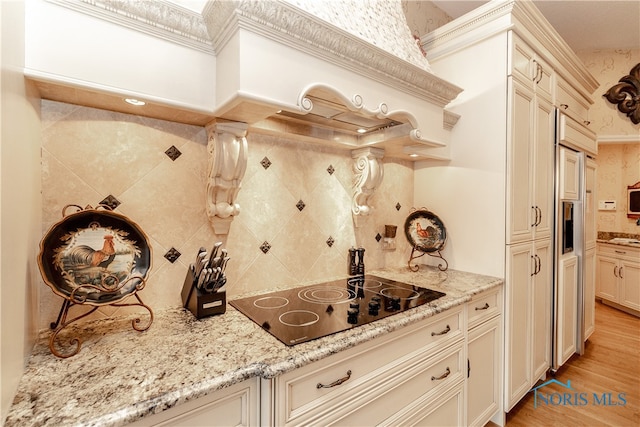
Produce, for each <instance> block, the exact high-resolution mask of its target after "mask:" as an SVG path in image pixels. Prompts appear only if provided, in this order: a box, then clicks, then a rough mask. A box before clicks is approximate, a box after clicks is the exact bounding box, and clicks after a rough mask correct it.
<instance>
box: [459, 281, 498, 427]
mask: <svg viewBox="0 0 640 427" xmlns="http://www.w3.org/2000/svg"><path fill="white" fill-rule="evenodd" d="M501 313H502V292H500V290H493V291H490V292H485V293H484V294H481V295H478V296H476V297H475V298H474V299H473V300H472V301H471V302H470V303H469V304H467V319H468V337H467V425H470V426H483V425H485V424H487V422H488V421H489V420H491V418H492V417H493V416H495V415H496V414H497V413H498V412H499V410H500V408H501V391H502V381H501V378H502V372H501V363H500V359H501V354H502V351H501V349H502V333H501V331H502V328H501V324H502V323H501V322H502V316H501Z"/></svg>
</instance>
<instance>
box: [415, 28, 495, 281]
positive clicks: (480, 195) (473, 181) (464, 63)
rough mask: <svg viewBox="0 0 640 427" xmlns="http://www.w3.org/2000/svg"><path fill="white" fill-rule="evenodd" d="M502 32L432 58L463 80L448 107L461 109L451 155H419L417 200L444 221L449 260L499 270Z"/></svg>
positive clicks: (437, 67) (439, 68)
mask: <svg viewBox="0 0 640 427" xmlns="http://www.w3.org/2000/svg"><path fill="white" fill-rule="evenodd" d="M506 48H507V39H506V35H505V34H502V35H498V36H494V37H492V38H490V39H487V40H484V41H482V42H481V43H478V44H477V45H476V46H475V48H474V49H470V50H467V51H465V52H457V53H456V55H454V57H451V56H448V57H443V58H437V59H436V61H435V62H434V61H433V60H432V62H431V66H432V69H433V70H434V71H435V72H436V74H438V75H440V76H446V77H447V80H448V81H450V82H451V83H454V84H456V85H458V86H460V87H462V88H464V92H462V93H461V94H460V95H459V96H458V97H457V98H456V99H455V100H454V101H453V102H452V103H451V104H450V105H449V106H448V107H447V109H448V110H451V111H453V112H454V113H457V114H460V115H461V116H462V117H461V118H460V120H459V121H458V123H457V124H456V126H455V127H454V129H453V132H452V134H451V158H452V159H453V160H452V161H451V162H449V163H438V162H433V161H431V162H418V163H416V165H415V175H414V179H415V181H414V202H415V206H416V207H423V206H424V207H427V208H428V209H429V210H431V211H432V212H434V213H435V214H436V215H438V216H439V217H440V219H442V221H443V222H444V224H445V226H446V228H447V244H446V246H445V250H444V252H443V254H444V256H445V258H446V259H447V261H448V262H449V267H450V268H453V269H456V270H465V271H470V272H475V273H480V274H488V275H493V276H498V277H503V276H504V242H505V227H504V224H505V208H504V207H505V185H506V181H505V167H506V142H505V141H506V101H507V92H506V70H507V63H506V61H507V56H506Z"/></svg>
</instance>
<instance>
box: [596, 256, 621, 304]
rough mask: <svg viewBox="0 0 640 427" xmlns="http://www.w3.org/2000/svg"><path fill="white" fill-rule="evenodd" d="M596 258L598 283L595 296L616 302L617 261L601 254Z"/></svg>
mask: <svg viewBox="0 0 640 427" xmlns="http://www.w3.org/2000/svg"><path fill="white" fill-rule="evenodd" d="M596 259H597V263H596V283H597V284H598V290H597V294H596V296H597V297H599V298H603V299H606V300H609V301H614V302H618V277H617V272H618V261H617V260H616V259H615V258H610V257H607V256H603V255H598V256H597V258H596ZM614 273H615V274H614Z"/></svg>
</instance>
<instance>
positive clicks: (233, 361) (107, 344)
mask: <svg viewBox="0 0 640 427" xmlns="http://www.w3.org/2000/svg"><path fill="white" fill-rule="evenodd" d="M367 274H374V275H378V276H381V277H386V278H389V279H393V280H398V281H403V282H407V283H411V284H415V285H417V286H422V287H429V288H431V289H435V290H439V291H442V292H445V293H446V294H447V295H446V296H444V297H442V298H440V299H438V300H436V301H434V302H431V303H428V304H425V305H423V306H420V307H416V308H414V309H412V310H408V311H406V312H402V313H399V314H396V315H393V316H389V317H386V318H383V319H380V320H378V321H376V322H373V323H369V324H366V325H362V326H358V327H355V328H353V329H350V330H348V331H344V332H340V333H337V334H334V335H330V336H327V337H324V338H320V339H317V340H313V341H309V342H306V343H302V344H299V345H296V346H294V347H287V346H285V345H284V344H282V343H281V342H280V341H278V340H277V339H276V338H274V337H273V336H271V334H269V333H268V332H266V331H263V330H262V329H261V328H260V327H259V326H258V325H257V324H255V323H254V322H252V321H251V320H250V319H248V318H247V317H245V316H244V315H243V314H241V313H240V312H238V311H236V310H235V309H234V308H233V307H231V306H230V305H228V304H227V311H226V313H225V314H223V315H218V316H212V317H208V318H204V319H201V320H197V319H196V318H195V317H194V316H193V315H192V314H191V313H190V312H189V311H187V310H184V309H182V308H176V309H170V310H165V311H161V312H156V313H154V321H153V324H152V325H151V327H150V328H149V329H148V330H147V331H145V332H137V331H135V330H134V329H133V328H132V326H131V320H132V318H131V317H129V318H116V319H105V320H98V321H92V322H88V323H85V324H81V325H79V326H69V327H68V328H67V329H69V330H70V331H71V332H72V333H73V334H75V336H77V337H79V338H80V339H81V340H82V348H81V350H80V352H79V353H78V354H77V355H75V356H73V357H70V358H68V359H60V358H57V357H55V356H54V355H52V354H51V352H50V350H49V345H48V337H49V336H50V332H49V331H43V333H42V334H41V336H40V338H39V340H38V342H37V344H36V346H35V348H34V350H33V352H32V355H31V357H30V359H29V361H28V364H27V367H26V370H25V373H24V375H23V377H22V379H21V382H20V384H19V386H18V391H17V394H16V396H15V399H14V403H13V405H12V407H11V408H10V410H9V414H8V416H7V419H6V422H5V427H13V426H20V427H22V426H56V427H57V426H63V425H64V426H72V425H83V426H114V427H115V426H122V425H126V424H128V423H130V422H133V421H136V420H138V419H140V418H142V417H144V416H146V415H150V414H154V413H158V412H161V411H162V410H164V409H168V408H171V407H174V406H176V405H179V404H181V403H184V402H186V401H190V400H193V399H197V398H199V397H203V396H205V395H207V394H209V393H211V392H214V391H216V390H219V389H221V388H224V387H227V386H230V385H233V384H236V383H239V382H242V381H244V380H246V379H248V378H251V377H256V376H259V377H262V378H272V377H275V376H278V375H280V374H283V373H285V372H289V371H291V370H294V369H296V368H298V367H301V366H304V365H307V364H309V363H311V362H314V361H317V360H320V359H322V358H324V357H327V356H330V355H331V354H335V353H337V352H340V351H342V350H346V349H348V348H351V347H353V346H355V345H357V344H361V343H363V342H366V341H369V340H372V339H374V338H376V337H378V336H381V335H384V334H386V333H388V332H391V331H394V330H397V329H399V328H401V327H403V326H406V325H408V324H411V323H415V322H417V321H419V320H422V319H425V318H428V317H431V316H433V315H435V314H437V313H440V312H443V311H445V310H447V309H449V308H452V307H455V306H457V305H460V304H464V303H465V302H467V301H469V300H470V299H471V297H472V296H473V295H475V294H478V293H481V292H483V291H485V290H488V289H492V288H495V287H497V286H501V285H502V284H503V280H502V279H499V278H495V277H488V276H481V275H476V274H471V273H465V272H459V271H455V270H448V271H447V272H440V271H439V270H438V269H437V268H433V267H427V266H421V267H420V270H419V271H418V272H415V273H414V272H411V271H409V270H408V269H407V268H406V267H405V268H398V269H390V270H378V271H367ZM306 284H307V283H305V284H300V286H302V285H306ZM72 314H73V313H72ZM146 315H147V314H146V313H144V310H141V319H142V320H143V321H144V320H145V319H144V316H146ZM59 340H60V338H59Z"/></svg>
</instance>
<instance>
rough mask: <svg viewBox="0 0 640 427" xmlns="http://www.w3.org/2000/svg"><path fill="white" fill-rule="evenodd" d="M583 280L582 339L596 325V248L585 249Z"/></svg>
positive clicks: (587, 336) (589, 333)
mask: <svg viewBox="0 0 640 427" xmlns="http://www.w3.org/2000/svg"><path fill="white" fill-rule="evenodd" d="M582 274H583V280H582V286H583V301H584V311H583V313H584V316H583V321H584V339H585V341H586V340H587V338H589V337H590V336H591V334H592V333H593V331H594V330H595V327H596V319H595V311H596V305H595V300H596V289H595V281H596V248H595V247H592V248H590V249H587V250H586V251H585V254H584V270H583V272H582Z"/></svg>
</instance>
